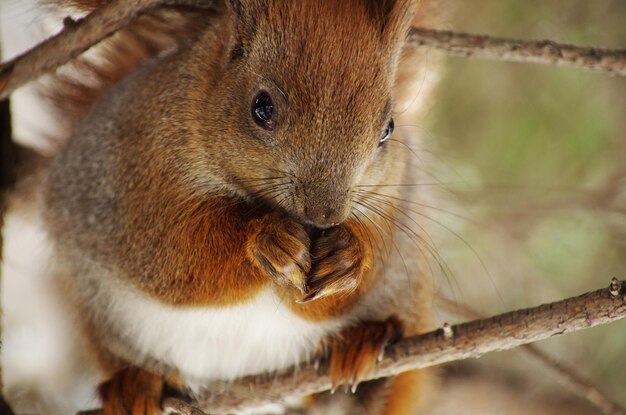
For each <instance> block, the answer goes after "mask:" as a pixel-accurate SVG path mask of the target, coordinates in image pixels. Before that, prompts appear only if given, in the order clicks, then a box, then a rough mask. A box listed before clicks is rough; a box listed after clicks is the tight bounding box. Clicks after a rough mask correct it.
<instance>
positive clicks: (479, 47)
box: [407, 27, 626, 76]
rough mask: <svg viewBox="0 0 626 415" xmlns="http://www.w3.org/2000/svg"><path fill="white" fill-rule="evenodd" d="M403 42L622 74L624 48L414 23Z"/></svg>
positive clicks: (454, 52)
mask: <svg viewBox="0 0 626 415" xmlns="http://www.w3.org/2000/svg"><path fill="white" fill-rule="evenodd" d="M407 44H408V45H410V46H425V47H430V48H434V49H438V50H441V51H443V52H445V53H448V54H451V55H456V56H463V57H472V56H475V57H479V58H485V59H494V60H502V61H511V62H531V63H542V64H548V65H558V66H571V67H575V68H580V69H587V70H590V71H597V72H605V73H609V74H612V75H622V76H626V50H611V49H601V48H583V47H579V46H572V45H566V44H562V43H556V42H553V41H552V40H540V41H527V40H518V39H507V38H498V37H491V36H485V35H475V34H469V33H460V32H451V31H445V30H432V29H423V28H418V27H413V28H411V31H410V32H409V36H408V39H407Z"/></svg>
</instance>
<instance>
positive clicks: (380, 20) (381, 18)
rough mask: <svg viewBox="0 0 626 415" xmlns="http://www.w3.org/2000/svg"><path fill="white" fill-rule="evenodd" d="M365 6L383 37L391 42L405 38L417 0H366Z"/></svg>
mask: <svg viewBox="0 0 626 415" xmlns="http://www.w3.org/2000/svg"><path fill="white" fill-rule="evenodd" d="M365 6H366V8H367V11H368V13H369V14H370V16H371V17H372V20H373V21H374V24H376V25H377V26H378V27H379V28H380V34H381V37H382V38H383V39H384V40H385V41H391V40H393V39H396V38H398V37H401V36H404V35H405V32H406V30H407V29H408V27H409V23H410V21H411V17H412V16H413V14H414V13H415V9H416V7H417V2H416V1H415V0H366V1H365Z"/></svg>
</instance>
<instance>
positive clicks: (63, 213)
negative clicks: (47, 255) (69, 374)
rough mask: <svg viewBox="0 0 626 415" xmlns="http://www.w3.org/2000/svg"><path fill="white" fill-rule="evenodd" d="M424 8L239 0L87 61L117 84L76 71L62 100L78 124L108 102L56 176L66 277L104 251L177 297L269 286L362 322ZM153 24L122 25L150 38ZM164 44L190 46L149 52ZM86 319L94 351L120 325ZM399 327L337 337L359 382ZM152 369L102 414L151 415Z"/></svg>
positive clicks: (135, 278)
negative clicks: (92, 81) (261, 108)
mask: <svg viewBox="0 0 626 415" xmlns="http://www.w3.org/2000/svg"><path fill="white" fill-rule="evenodd" d="M100 3H102V2H101V1H91V2H90V1H79V0H76V1H74V2H73V4H74V5H78V6H81V7H86V8H91V7H95V6H97V5H98V4H100ZM414 3H415V2H414V1H410V0H385V1H383V0H341V1H328V2H326V1H325V2H320V1H318V0H303V1H301V2H300V1H299V2H294V1H291V0H267V1H262V0H241V1H233V2H232V6H231V7H228V8H227V9H226V11H225V14H224V15H222V16H218V17H215V16H209V17H210V18H211V24H196V23H194V24H193V27H194V33H195V35H193V36H191V38H190V39H185V41H174V42H173V43H171V42H170V41H167V42H163V43H159V42H156V43H155V44H154V45H155V46H150V45H152V43H151V42H152V41H151V40H149V39H151V37H150V36H148V35H146V36H143V37H142V36H138V37H136V39H139V40H137V43H136V46H133V47H132V48H131V49H132V50H130V51H129V50H127V51H126V52H125V51H124V50H123V47H122V46H121V45H120V44H119V43H115V42H112V43H111V45H113V49H111V50H112V51H113V52H111V53H112V54H111V55H110V60H109V63H108V64H106V65H104V66H105V68H104V69H103V70H101V69H102V67H97V66H93V64H91V63H90V64H84V65H85V66H84V67H85V68H86V69H87V72H90V73H93V74H97V76H98V77H99V79H101V80H102V79H104V80H105V81H104V82H101V83H100V84H98V85H97V86H96V87H95V88H93V87H92V88H87V87H84V85H82V84H81V83H80V82H78V83H77V82H76V81H75V79H65V81H64V82H63V83H61V84H60V85H61V89H60V91H65V95H64V96H63V94H62V93H59V92H58V91H59V90H58V91H57V93H56V94H55V96H56V97H57V98H56V99H57V100H60V101H64V102H69V103H71V105H70V107H71V106H72V105H73V106H74V109H73V110H72V111H73V112H72V114H73V115H72V118H71V119H72V120H74V119H77V118H82V117H83V116H84V114H86V113H87V111H86V110H85V109H86V108H92V103H94V102H96V104H95V105H94V106H93V109H92V110H91V112H90V113H89V114H88V115H86V116H85V118H84V120H82V122H81V123H80V124H79V125H78V126H77V127H73V126H74V122H73V121H72V123H71V125H72V128H75V132H74V137H73V138H72V139H70V140H69V142H68V143H67V145H66V146H65V147H64V149H63V150H62V151H61V153H60V155H59V157H58V158H57V160H56V161H55V162H54V165H53V167H52V169H51V171H50V175H49V178H48V182H47V192H46V200H47V205H48V213H47V222H48V227H49V230H50V233H51V235H52V237H53V238H54V239H55V243H56V249H57V255H58V256H59V257H61V258H63V259H64V261H65V263H67V264H71V265H69V269H68V270H67V272H68V273H69V274H73V275H71V276H70V278H69V280H70V281H71V278H76V279H80V278H81V273H82V271H83V269H85V268H86V267H88V266H89V262H91V261H93V262H95V263H98V264H102V265H103V266H104V267H106V268H107V269H109V270H113V271H114V272H115V273H116V274H117V276H118V277H119V278H120V279H121V280H123V281H125V282H127V283H128V284H131V285H133V286H134V287H136V288H138V289H140V290H141V291H143V292H145V293H146V294H149V295H150V296H152V297H153V298H155V299H158V300H159V301H162V302H164V303H168V304H172V305H176V306H191V307H201V306H204V307H207V306H211V307H222V306H226V305H231V304H240V303H242V302H246V301H248V300H250V299H251V298H253V297H254V296H255V294H256V293H258V292H260V291H261V290H262V289H264V288H266V287H269V286H273V287H274V289H275V290H276V291H277V292H278V293H279V294H280V295H281V297H282V298H283V299H284V300H285V303H286V304H288V305H289V307H290V308H291V310H292V311H293V312H294V313H296V314H297V315H300V316H302V317H304V318H306V319H309V320H313V321H320V320H327V319H331V318H344V319H346V320H351V319H354V318H355V314H354V310H355V309H357V308H358V307H359V306H360V305H361V306H362V305H363V304H362V302H363V300H364V299H365V298H370V297H368V296H371V293H370V291H371V289H372V287H374V286H376V284H378V283H379V282H380V281H381V279H383V278H385V275H384V273H383V270H382V269H381V267H380V263H384V262H385V260H386V256H387V254H386V252H385V250H384V249H382V247H383V246H384V245H385V244H386V243H390V241H391V240H392V234H393V230H391V229H389V230H388V232H386V231H385V229H384V227H383V222H384V221H382V220H381V219H380V218H375V219H369V220H363V219H361V218H360V216H359V215H358V214H355V211H354V206H353V205H354V199H355V189H357V186H358V185H362V184H365V185H368V186H375V185H377V184H384V183H389V182H398V181H400V180H401V179H402V177H403V174H404V167H403V166H404V160H406V155H405V154H404V153H405V152H403V151H402V149H401V148H398V147H397V146H396V147H392V146H389V145H385V146H383V147H381V148H378V141H379V139H380V137H381V135H382V133H383V131H384V129H385V127H386V125H387V122H388V120H389V116H390V115H391V114H392V113H394V112H396V111H397V110H398V108H397V104H395V106H394V101H393V100H394V93H393V89H394V85H395V88H396V90H397V91H402V92H401V93H398V94H396V95H397V96H398V98H397V99H398V100H399V102H401V103H406V102H408V101H410V97H409V96H408V94H407V93H406V92H407V91H404V90H403V85H402V84H401V83H399V81H398V79H400V78H402V79H405V78H406V79H407V82H408V79H409V78H410V77H409V75H408V73H407V72H406V71H404V70H401V71H400V72H399V73H397V70H396V69H397V66H398V60H399V59H400V58H401V55H400V48H401V45H402V39H403V37H404V35H405V31H406V29H407V27H408V25H409V23H410V19H411V16H413V12H414V10H415V4H414ZM425 16H427V15H426V14H425V15H420V17H419V19H421V21H425V19H426V17H425ZM209 17H207V18H209ZM152 18H154V17H152ZM416 19H417V18H416ZM193 21H194V22H198V21H202V19H201V18H199V17H198V16H197V15H194V20H193ZM139 27H140V26H137V27H135V28H134V29H133V28H129V29H128V31H127V32H126V35H124V34H120V35H119V36H137V35H136V33H137V31H139V29H138V28H139ZM142 27H144V28H145V26H142ZM157 31H158V30H157ZM148 32H149V33H152V32H151V31H150V30H148ZM165 32H167V31H165ZM172 36H173V35H172ZM174 38H175V39H180V38H177V37H174ZM146 39H148V40H146ZM164 45H167V47H169V46H172V45H174V46H175V47H176V48H177V50H176V51H174V52H172V53H170V54H169V55H167V56H164V57H159V58H158V59H153V58H154V57H155V56H157V55H158V54H159V53H160V52H162V51H163V50H164V49H166V48H167V47H165V46H164ZM126 54H128V55H130V56H131V57H132V58H131V59H130V60H129V61H128V63H127V64H123V65H122V64H121V62H122V58H121V57H122V56H124V55H126ZM402 59H403V60H406V61H411V60H412V59H416V58H415V56H413V55H412V54H404V55H403V56H402ZM118 65H119V66H118ZM138 67H141V68H140V69H139V70H137V68H138ZM129 73H134V75H132V76H127V75H128V74H129ZM396 75H397V76H396ZM120 79H123V80H122V81H121V82H118V81H119V80H120ZM410 79H411V82H412V80H413V78H410ZM112 84H118V86H116V87H114V88H113V89H112V90H111V91H108V90H107V88H108V85H112ZM260 89H263V90H265V91H267V92H269V93H270V95H271V96H272V99H273V100H274V105H275V110H276V125H277V127H276V129H275V131H274V132H268V131H265V130H262V129H260V128H259V127H258V126H256V125H255V124H254V122H253V121H252V120H251V119H250V102H251V100H252V98H253V97H254V96H255V94H256V93H257V91H259V90H260ZM105 91H106V92H105ZM413 92H414V89H413ZM76 104H80V105H78V106H76ZM65 108H68V106H67V105H66V106H65ZM385 214H386V215H387V216H389V217H394V216H396V212H395V211H394V210H393V209H391V208H386V209H385ZM381 229H382V232H381ZM407 277H409V276H408V275H407ZM418 278H419V277H418ZM296 301H300V302H302V303H297V302H296ZM416 310H417V311H416ZM424 310H425V305H423V304H414V305H413V309H412V310H411V311H406V310H400V309H398V310H395V311H394V314H397V316H398V318H399V320H400V321H402V325H404V324H407V325H408V327H409V331H410V332H411V333H412V332H415V331H419V330H423V329H424V327H423V326H422V325H421V324H418V323H416V322H410V321H409V322H408V323H407V320H410V319H411V317H412V315H413V313H420V312H422V311H424ZM424 313H427V312H426V311H424ZM85 315H86V316H89V315H91V316H92V318H93V321H91V322H90V324H91V325H92V326H93V327H94V333H93V335H94V336H95V337H96V339H95V341H94V343H95V344H97V336H103V337H104V336H106V333H101V332H100V331H99V330H104V329H102V328H98V321H97V319H96V318H94V317H93V316H94V315H97V313H95V314H94V313H92V314H89V313H85ZM388 317H389V315H387V316H385V317H384V318H382V320H384V319H385V318H388ZM85 318H87V317H85ZM420 319H421V320H420V322H421V321H424V320H426V319H425V318H422V317H421V316H420ZM400 324H401V323H399V322H398V320H396V319H395V318H393V319H391V320H389V319H387V320H385V321H384V322H382V323H376V322H366V323H360V324H357V325H356V326H355V327H353V328H349V329H347V330H348V332H349V333H355V336H356V337H354V339H355V340H354V341H351V342H349V343H348V344H347V345H344V346H345V347H344V346H342V347H343V349H342V350H343V351H340V347H339V346H336V347H333V348H332V349H333V350H334V352H333V353H332V357H331V362H332V365H333V367H334V368H335V369H334V372H333V373H334V375H333V376H334V379H335V380H336V381H337V382H352V381H353V380H354V381H358V380H359V379H361V378H362V377H363V376H364V375H365V374H366V373H367V372H368V371H369V370H370V369H371V368H372V367H373V365H374V364H375V357H376V356H378V354H379V353H380V352H381V349H382V348H384V345H385V344H386V343H387V342H388V340H389V339H390V338H391V337H393V334H395V333H397V327H399V325H400ZM344 334H345V333H344ZM343 338H345V337H343ZM363 339H365V340H363ZM367 339H369V340H367ZM366 340H367V341H366ZM332 342H333V340H331V343H332ZM333 344H335V345H336V344H339V343H337V342H336V341H335V343H333ZM338 362H343V364H339V363H338ZM108 369H112V370H115V369H120V368H115V367H113V368H108ZM152 376H154V375H149V374H145V372H143V371H142V370H140V369H137V368H132V367H131V368H130V369H125V368H124V369H122V371H121V372H117V374H116V375H114V377H113V378H112V379H111V380H109V381H108V382H107V383H105V384H104V386H103V387H102V388H101V391H102V396H103V398H104V405H105V413H106V414H110V415H112V414H118V413H119V414H133V415H139V414H144V413H145V414H148V413H150V414H151V413H153V409H154V408H153V406H154V402H155V399H156V398H155V397H156V396H157V395H158V394H160V390H158V389H157V388H156V386H154V385H155V383H153V382H152V381H151V380H147V381H146V382H144V381H143V380H142V381H139V380H137V383H133V382H135V381H134V380H133V381H132V382H131V381H130V380H129V379H136V378H137V379H139V378H141V379H144V377H146V379H155V378H159V377H158V376H156V377H152ZM412 382H415V384H416V385H418V384H419V383H418V379H417V378H415V379H414V378H413V377H412V376H410V375H407V376H404V377H402V378H399V379H398V381H397V382H396V383H395V384H394V386H393V387H392V390H393V391H392V394H391V396H392V397H393V401H392V402H394V403H393V405H396V406H398V405H399V404H398V403H397V402H400V400H401V399H405V398H406V399H408V398H407V397H406V396H407V393H405V392H403V391H407V390H411V391H413V389H416V388H413V389H411V387H410V384H411V383H412ZM144 383H145V384H146V385H147V386H145V388H144V386H142V385H143V384H144ZM400 385H404V386H400ZM407 385H408V386H407ZM145 391H147V392H145ZM146 396H147V397H146ZM401 397H404V398H401ZM150 405H152V406H150ZM407 405H410V404H407ZM407 407H409V406H407ZM111 408H115V409H111ZM151 411H152V412H151Z"/></svg>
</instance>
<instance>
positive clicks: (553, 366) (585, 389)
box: [436, 296, 626, 415]
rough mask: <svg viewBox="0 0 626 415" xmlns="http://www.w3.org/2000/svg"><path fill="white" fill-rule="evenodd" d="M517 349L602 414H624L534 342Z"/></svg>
mask: <svg viewBox="0 0 626 415" xmlns="http://www.w3.org/2000/svg"><path fill="white" fill-rule="evenodd" d="M436 301H437V303H438V304H440V305H442V306H443V307H444V308H446V309H447V310H448V311H450V312H452V313H460V314H462V315H463V316H465V317H466V318H470V319H480V318H484V316H482V315H481V314H480V313H478V312H476V311H475V310H474V309H472V308H470V307H468V306H467V305H465V304H459V303H458V302H457V301H453V300H450V299H449V298H446V297H443V296H437V298H436ZM519 350H521V351H523V352H525V353H527V354H528V355H529V356H531V357H533V358H534V359H536V360H538V361H539V362H541V363H542V364H543V365H544V366H545V367H546V368H548V369H549V370H551V371H552V373H553V374H554V376H555V377H556V379H557V380H558V381H559V382H560V383H562V384H563V386H564V387H566V388H567V389H569V391H570V392H571V393H572V394H573V395H575V396H578V397H581V398H584V399H586V400H587V401H588V402H589V403H591V404H592V405H594V406H595V407H596V408H598V409H599V410H600V411H602V413H603V414H604V415H626V409H625V408H623V407H622V406H621V405H619V404H618V403H617V402H615V401H613V400H612V399H611V398H610V397H609V396H608V395H607V394H606V393H604V392H603V391H602V390H600V389H599V388H598V387H597V386H596V385H594V384H593V382H591V381H590V380H589V379H585V377H584V376H583V375H581V374H580V373H579V372H578V371H577V370H576V369H575V368H573V367H571V366H569V365H565V364H563V363H559V362H557V361H556V360H555V359H554V358H552V357H551V356H549V355H548V354H547V353H546V352H544V351H543V350H541V349H539V348H537V347H536V346H535V345H534V344H525V345H523V346H522V347H520V348H519Z"/></svg>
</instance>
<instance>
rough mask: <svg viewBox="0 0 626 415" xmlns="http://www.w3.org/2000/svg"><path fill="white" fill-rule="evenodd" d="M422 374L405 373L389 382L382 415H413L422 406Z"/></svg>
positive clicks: (414, 372) (415, 371)
mask: <svg viewBox="0 0 626 415" xmlns="http://www.w3.org/2000/svg"><path fill="white" fill-rule="evenodd" d="M424 381H425V379H424V372H423V371H421V370H414V371H411V372H405V373H403V374H401V375H398V376H396V377H394V378H393V379H391V380H390V382H391V385H390V388H389V395H388V397H387V404H386V407H385V412H384V413H383V415H415V414H419V413H420V412H419V410H420V409H421V408H423V406H424V399H422V396H423V390H424V387H425V385H424Z"/></svg>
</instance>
